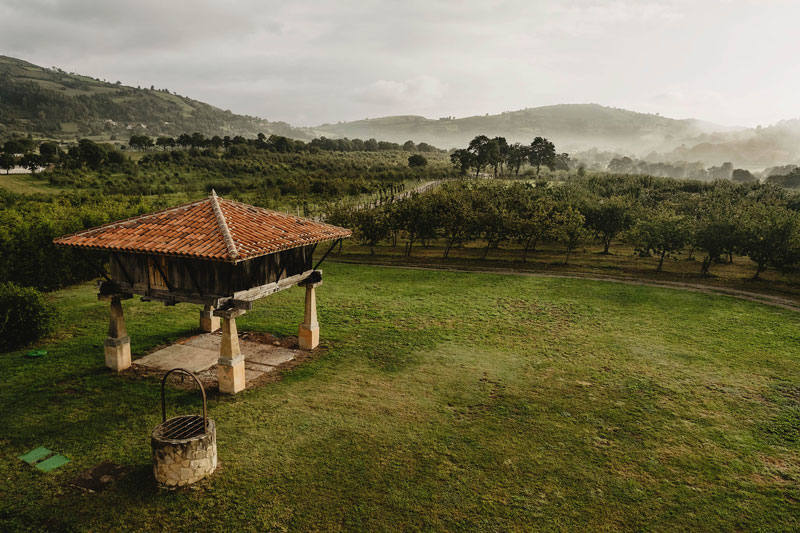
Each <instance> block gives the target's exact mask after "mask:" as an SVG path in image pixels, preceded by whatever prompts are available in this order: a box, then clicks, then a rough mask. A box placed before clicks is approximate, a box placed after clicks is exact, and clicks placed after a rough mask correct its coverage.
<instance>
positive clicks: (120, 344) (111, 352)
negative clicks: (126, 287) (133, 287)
mask: <svg viewBox="0 0 800 533" xmlns="http://www.w3.org/2000/svg"><path fill="white" fill-rule="evenodd" d="M105 353H106V366H107V367H108V368H110V369H111V370H114V371H116V372H121V371H123V370H125V369H127V368H130V366H131V338H130V337H128V329H127V328H126V327H125V316H124V315H123V314H122V302H121V301H120V297H119V296H112V297H111V318H110V320H109V322H108V338H106V342H105Z"/></svg>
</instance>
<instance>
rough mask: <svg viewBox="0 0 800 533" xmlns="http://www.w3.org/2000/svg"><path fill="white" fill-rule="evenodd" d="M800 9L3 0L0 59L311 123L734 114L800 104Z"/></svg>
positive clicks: (629, 1)
mask: <svg viewBox="0 0 800 533" xmlns="http://www.w3.org/2000/svg"><path fill="white" fill-rule="evenodd" d="M798 18H800V3H799V2H790V1H788V0H775V1H771V2H768V1H763V2H762V1H759V2H756V1H755V0H727V1H726V2H725V4H724V8H723V9H720V8H719V5H718V3H717V2H696V1H690V0H544V1H541V2H530V1H529V0H504V1H498V2H485V1H478V0H465V1H463V2H458V3H452V2H437V1H430V0H407V1H406V2H402V3H401V2H394V1H386V0H383V1H381V0H358V1H355V0H337V1H330V0H329V1H326V0H318V1H314V2H309V1H306V0H296V1H294V2H278V1H275V0H267V1H264V0H238V1H234V2H219V1H212V0H191V1H190V0H169V1H165V0H137V1H136V2H133V1H124V0H119V1H115V2H109V1H105V0H69V1H67V0H2V1H0V36H2V51H0V53H3V54H6V55H11V56H15V57H20V58H22V59H26V60H28V61H31V62H33V63H37V64H40V65H44V66H52V65H56V66H59V67H61V68H64V69H65V70H67V71H74V72H80V73H84V74H88V75H91V76H94V77H99V78H105V79H109V80H114V81H116V80H120V81H122V82H123V83H127V84H131V85H143V86H150V85H151V84H152V85H155V86H156V87H162V88H168V89H170V90H173V91H178V92H180V93H181V94H185V95H187V96H190V97H193V98H197V99H200V100H204V101H207V102H209V103H212V104H214V105H217V106H219V107H223V108H229V109H231V110H232V111H234V112H239V113H247V114H251V115H259V116H264V117H267V118H269V119H274V120H285V121H288V122H292V123H297V124H304V125H314V124H319V123H322V122H335V121H339V120H353V119H358V118H364V117H366V116H377V115H379V114H409V113H414V114H426V115H428V116H444V115H456V116H464V115H476V114H483V113H486V112H490V113H493V112H499V111H503V110H511V109H519V108H524V107H530V106H536V105H544V104H551V103H564V102H567V103H568V102H600V103H606V104H610V105H616V106H619V107H636V106H639V108H642V107H647V106H651V107H652V108H653V111H659V112H661V113H662V114H664V115H671V114H679V115H681V116H697V117H699V118H705V119H708V120H712V121H718V122H730V123H734V124H740V123H743V122H751V121H757V122H768V121H774V120H777V119H779V118H785V117H787V116H797V115H800V101H798V100H797V98H796V97H795V95H796V94H797V92H798V91H800V67H798V66H797V62H796V61H795V58H794V49H795V48H796V28H795V23H794V21H795V20H797V19H798ZM675 91H679V92H680V93H681V94H683V95H684V96H680V95H679V94H678V93H677V92H675ZM671 92H672V93H674V94H672V96H670V93H671ZM715 93H717V94H722V95H723V96H725V97H726V99H714V98H713V97H708V96H707V95H713V94H715ZM653 95H662V96H657V97H654V96H653ZM692 95H694V96H692ZM724 102H728V103H724ZM657 106H662V107H659V108H658V109H655V107H657ZM740 116H741V117H743V118H742V119H741V120H740V119H739V118H738V117H740Z"/></svg>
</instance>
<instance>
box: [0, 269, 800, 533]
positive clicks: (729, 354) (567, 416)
mask: <svg viewBox="0 0 800 533" xmlns="http://www.w3.org/2000/svg"><path fill="white" fill-rule="evenodd" d="M325 278H326V281H325V284H324V285H323V286H322V287H321V288H320V290H319V291H318V301H319V308H320V322H321V325H322V338H323V349H322V350H321V352H320V353H319V355H318V357H317V358H316V359H315V360H313V361H311V362H309V363H307V364H305V365H304V366H301V367H298V368H296V369H294V370H293V371H291V372H289V373H287V374H286V375H284V376H283V379H282V380H281V381H280V382H277V383H273V384H270V385H268V386H265V387H263V388H259V389H254V390H249V391H247V392H244V393H242V394H239V395H237V396H236V397H234V398H230V397H224V398H223V397H218V396H216V395H215V394H212V396H211V401H210V414H211V416H212V417H213V418H214V419H215V420H216V422H217V427H218V437H219V456H220V462H221V463H220V469H219V471H218V472H217V473H216V474H215V475H214V476H213V477H212V478H211V479H210V480H208V481H207V482H205V483H203V484H201V485H200V486H199V487H198V488H196V489H195V490H183V491H176V492H161V491H158V490H157V489H156V488H155V487H154V482H153V480H152V476H151V473H150V456H149V453H150V451H149V432H150V431H151V429H152V428H153V427H154V426H155V425H156V424H157V422H158V421H159V420H160V414H159V413H158V411H159V399H158V384H157V382H156V381H148V380H135V379H133V378H131V377H128V376H125V375H123V376H119V377H117V376H112V375H110V374H109V373H108V372H107V371H106V370H105V369H104V367H103V362H102V355H101V353H102V340H103V338H104V335H105V329H106V324H107V322H106V321H107V310H106V308H105V305H104V304H103V303H101V302H98V301H97V299H96V296H95V290H94V287H93V285H92V284H89V283H87V284H84V285H79V286H75V287H72V288H68V289H64V290H61V291H57V292H54V293H51V298H52V299H53V301H54V302H55V303H56V305H57V307H58V308H59V310H60V312H61V320H60V325H59V328H58V330H57V332H56V333H55V334H54V336H53V337H52V338H50V339H48V340H46V341H44V342H43V343H42V347H43V348H45V349H46V350H48V355H47V356H46V357H44V358H42V359H26V358H24V357H23V352H12V353H7V354H3V355H2V356H1V357H0V372H1V373H2V375H3V377H4V386H3V387H2V388H0V401H1V402H2V406H3V408H2V410H0V424H2V427H3V431H2V434H0V450H2V451H0V478H1V479H2V480H3V482H2V483H0V529H3V530H8V531H13V530H21V529H34V530H37V529H38V530H42V529H47V530H50V531H69V530H125V529H148V530H153V529H163V530H179V529H185V528H187V527H188V528H200V527H202V528H203V529H204V530H207V531H238V530H253V531H264V530H293V531H308V530H342V529H347V530H361V531H367V530H371V531H381V530H398V529H423V530H430V529H452V530H465V531H474V530H491V531H497V530H530V529H539V530H554V529H560V530H576V529H586V530H608V529H619V528H625V529H647V530H661V531H676V530H685V529H695V530H726V531H729V530H742V529H746V530H759V529H760V530H772V531H776V530H784V531H792V530H797V529H798V527H800V513H798V509H799V508H800V503H799V502H800V490H798V481H800V454H799V453H798V452H800V436H799V435H798V430H799V429H800V378H798V376H800V360H798V356H797V346H798V341H800V337H798V333H797V332H798V331H799V330H798V327H800V315H798V314H797V313H794V312H791V311H787V310H783V309H776V308H772V307H767V306H764V305H760V304H755V303H752V302H747V301H741V300H737V299H733V298H729V297H722V296H710V295H703V294H695V293H689V292H683V291H675V290H667V289H661V288H649V287H633V286H626V285H621V284H614V283H605V282H596V281H587V280H566V279H553V278H531V277H524V276H514V275H490V274H461V273H452V272H432V271H412V270H404V269H393V268H383V267H373V266H364V265H361V266H356V265H344V264H336V263H326V264H325ZM125 311H126V313H127V318H128V327H129V331H130V335H131V339H132V343H133V350H134V356H137V355H142V354H143V353H145V352H147V351H148V350H149V349H151V348H153V347H155V346H157V345H159V344H161V343H164V342H166V341H168V340H170V339H175V338H178V337H180V336H183V335H186V334H187V333H190V332H191V331H192V328H194V327H195V326H196V317H197V313H196V308H194V307H192V306H185V305H180V306H176V307H166V308H165V307H162V306H159V305H156V304H154V303H142V302H139V301H138V300H133V301H128V302H126V303H125ZM301 313H302V292H301V291H300V290H297V289H295V290H291V291H286V292H284V293H279V294H276V295H273V296H271V297H270V298H268V299H267V300H265V301H263V302H262V303H261V304H260V305H259V306H258V307H257V308H256V309H255V310H254V311H253V312H251V313H249V314H247V315H245V316H244V317H243V318H242V319H240V320H239V328H240V330H253V331H266V332H271V333H275V334H279V335H282V336H285V335H292V334H294V333H295V332H296V325H297V323H298V322H299V321H300V319H301ZM169 396H170V398H169V399H170V404H171V405H174V412H191V411H195V410H197V409H198V408H199V400H198V398H197V396H196V395H194V394H191V393H187V392H180V391H177V390H176V391H171V392H170V395H169ZM40 445H43V446H47V447H48V448H50V449H53V450H57V451H59V452H61V453H63V454H64V455H66V456H68V457H69V458H70V459H71V462H70V463H69V464H67V465H66V466H64V467H62V468H61V469H59V470H56V471H55V472H53V473H51V474H42V473H40V472H38V471H36V470H35V469H33V468H31V467H29V466H27V465H26V464H24V463H22V462H21V461H19V460H18V459H17V456H18V455H20V454H22V453H24V452H26V451H27V450H30V449H32V448H34V447H36V446H40ZM104 460H111V461H114V462H116V463H119V464H122V465H125V466H127V467H129V468H130V469H131V471H130V473H129V474H128V475H127V476H126V477H125V478H123V479H121V480H119V481H117V482H116V483H115V484H114V485H112V486H111V487H110V488H108V489H106V490H105V491H103V492H100V493H97V494H84V493H81V492H79V491H77V490H76V489H74V488H71V487H70V486H69V482H70V481H71V480H72V479H73V478H74V477H75V476H76V475H77V474H78V473H79V472H81V471H83V470H85V469H87V468H90V467H92V466H93V465H95V464H97V463H99V462H101V461H104Z"/></svg>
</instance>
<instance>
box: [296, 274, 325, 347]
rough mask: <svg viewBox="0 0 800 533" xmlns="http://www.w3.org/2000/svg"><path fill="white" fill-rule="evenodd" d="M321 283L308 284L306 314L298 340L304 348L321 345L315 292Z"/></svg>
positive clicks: (298, 333)
mask: <svg viewBox="0 0 800 533" xmlns="http://www.w3.org/2000/svg"><path fill="white" fill-rule="evenodd" d="M319 284H320V283H307V284H306V310H305V316H304V318H303V323H302V324H300V328H299V330H298V332H297V341H298V343H299V344H300V348H302V349H303V350H313V349H314V348H316V347H317V346H319V322H318V321H317V296H316V293H315V289H316V287H317V285H319Z"/></svg>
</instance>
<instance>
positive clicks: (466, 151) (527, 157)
mask: <svg viewBox="0 0 800 533" xmlns="http://www.w3.org/2000/svg"><path fill="white" fill-rule="evenodd" d="M450 161H451V162H452V163H453V165H454V166H455V167H456V168H458V169H459V170H460V171H461V173H462V174H467V173H468V172H469V171H470V170H471V169H474V170H475V177H478V176H479V175H480V173H481V172H482V171H483V170H484V169H485V168H490V169H492V172H493V173H494V177H498V176H499V175H502V174H503V173H504V171H506V170H508V171H513V172H514V174H519V170H520V168H521V167H522V165H523V164H525V163H526V162H527V163H529V164H530V165H531V166H533V167H536V175H537V176H538V175H539V171H540V169H541V167H543V166H545V167H548V168H550V169H551V170H556V169H563V170H568V169H569V155H568V154H565V153H564V154H557V153H556V147H555V145H554V144H553V143H552V142H550V141H548V140H547V139H545V138H544V137H536V138H535V139H534V140H533V142H531V144H530V145H528V146H525V145H522V144H520V143H514V144H508V141H506V138H505V137H495V138H493V139H490V138H489V137H487V136H486V135H478V136H477V137H475V138H474V139H472V140H471V141H470V143H469V146H467V147H466V148H460V149H458V150H454V151H453V152H452V153H451V154H450Z"/></svg>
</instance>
